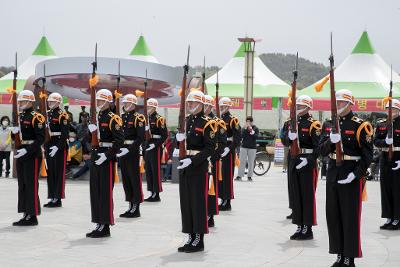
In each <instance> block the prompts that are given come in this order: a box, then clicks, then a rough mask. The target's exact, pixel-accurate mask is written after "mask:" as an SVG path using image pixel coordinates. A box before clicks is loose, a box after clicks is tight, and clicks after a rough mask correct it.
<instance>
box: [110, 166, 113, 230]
mask: <svg viewBox="0 0 400 267" xmlns="http://www.w3.org/2000/svg"><path fill="white" fill-rule="evenodd" d="M109 175H110V192H109V193H110V224H111V225H113V224H114V213H113V205H114V203H113V188H112V184H113V178H114V177H113V176H114V172H113V162H112V161H110V173H109Z"/></svg>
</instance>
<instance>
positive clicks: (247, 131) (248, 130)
mask: <svg viewBox="0 0 400 267" xmlns="http://www.w3.org/2000/svg"><path fill="white" fill-rule="evenodd" d="M258 134H259V130H258V128H257V126H255V125H254V124H253V117H251V116H249V117H247V118H246V125H245V126H244V127H243V129H242V145H241V147H240V154H239V159H240V166H239V171H238V176H237V177H236V179H235V180H237V181H241V180H242V177H243V176H244V171H245V168H246V164H247V163H248V171H247V179H248V180H249V181H253V179H252V177H253V171H254V160H255V159H256V152H257V138H258Z"/></svg>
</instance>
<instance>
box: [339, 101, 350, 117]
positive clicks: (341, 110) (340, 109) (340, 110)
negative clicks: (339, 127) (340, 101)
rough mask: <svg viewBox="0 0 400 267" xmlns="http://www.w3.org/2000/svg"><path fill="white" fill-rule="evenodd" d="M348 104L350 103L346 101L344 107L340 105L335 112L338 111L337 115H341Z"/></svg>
mask: <svg viewBox="0 0 400 267" xmlns="http://www.w3.org/2000/svg"><path fill="white" fill-rule="evenodd" d="M349 105H350V103H347V104H346V105H345V106H344V107H342V108H339V109H338V110H337V112H338V113H339V115H341V114H342V113H343V112H344V111H345V110H346V109H347V107H348V106H349Z"/></svg>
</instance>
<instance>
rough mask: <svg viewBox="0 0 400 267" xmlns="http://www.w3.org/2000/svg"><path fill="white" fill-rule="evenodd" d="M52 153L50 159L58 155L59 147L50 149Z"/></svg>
mask: <svg viewBox="0 0 400 267" xmlns="http://www.w3.org/2000/svg"><path fill="white" fill-rule="evenodd" d="M50 150H51V151H50V152H49V156H50V157H54V156H55V155H56V153H57V151H58V147H57V146H52V147H50Z"/></svg>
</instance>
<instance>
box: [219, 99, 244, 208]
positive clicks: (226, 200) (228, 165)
mask: <svg viewBox="0 0 400 267" xmlns="http://www.w3.org/2000/svg"><path fill="white" fill-rule="evenodd" d="M219 106H220V108H221V119H222V120H223V121H224V122H225V125H226V137H227V139H226V140H227V143H226V145H225V146H224V148H223V149H224V150H223V152H222V154H221V158H222V182H220V184H219V186H220V190H219V197H220V198H221V199H222V202H221V205H220V206H219V210H220V211H226V210H231V209H232V207H231V199H234V194H233V175H234V173H235V157H236V148H237V147H238V146H239V145H240V125H239V120H238V119H237V118H236V117H235V116H232V114H231V113H230V112H229V108H230V107H231V106H232V101H231V99H230V98H229V97H222V98H221V99H220V100H219Z"/></svg>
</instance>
